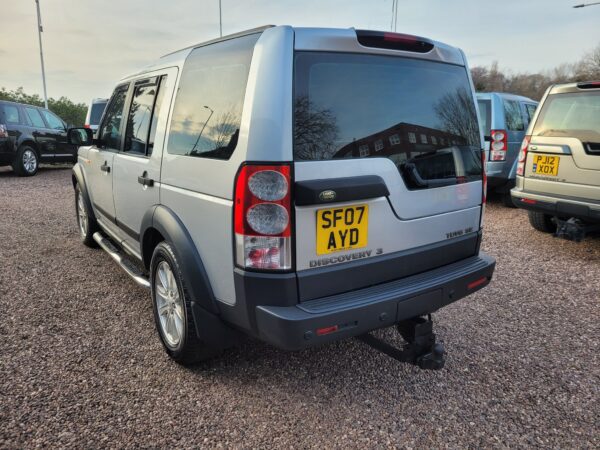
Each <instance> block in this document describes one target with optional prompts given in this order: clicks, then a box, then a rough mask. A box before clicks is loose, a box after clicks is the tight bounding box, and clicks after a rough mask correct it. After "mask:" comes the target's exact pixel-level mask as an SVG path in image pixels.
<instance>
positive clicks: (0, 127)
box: [0, 123, 8, 138]
mask: <svg viewBox="0 0 600 450" xmlns="http://www.w3.org/2000/svg"><path fill="white" fill-rule="evenodd" d="M7 137H8V131H6V125H4V124H3V123H0V138H7Z"/></svg>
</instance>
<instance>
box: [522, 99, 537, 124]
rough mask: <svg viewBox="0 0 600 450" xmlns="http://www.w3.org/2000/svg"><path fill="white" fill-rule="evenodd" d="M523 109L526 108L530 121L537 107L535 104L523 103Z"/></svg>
mask: <svg viewBox="0 0 600 450" xmlns="http://www.w3.org/2000/svg"><path fill="white" fill-rule="evenodd" d="M525 109H526V110H527V115H528V116H529V121H530V122H531V121H532V119H533V115H534V114H535V110H536V109H537V105H532V104H531V103H525Z"/></svg>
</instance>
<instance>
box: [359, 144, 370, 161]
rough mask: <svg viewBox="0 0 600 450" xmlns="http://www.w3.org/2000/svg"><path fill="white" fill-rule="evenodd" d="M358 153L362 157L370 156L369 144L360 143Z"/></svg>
mask: <svg viewBox="0 0 600 450" xmlns="http://www.w3.org/2000/svg"><path fill="white" fill-rule="evenodd" d="M358 153H359V154H360V157H361V158H364V157H365V156H369V146H368V145H366V144H364V145H360V146H359V147H358Z"/></svg>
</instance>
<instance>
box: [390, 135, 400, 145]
mask: <svg viewBox="0 0 600 450" xmlns="http://www.w3.org/2000/svg"><path fill="white" fill-rule="evenodd" d="M399 143H400V136H398V135H397V134H392V135H391V136H390V144H392V145H398V144H399Z"/></svg>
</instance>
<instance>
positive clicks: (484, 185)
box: [481, 151, 487, 205]
mask: <svg viewBox="0 0 600 450" xmlns="http://www.w3.org/2000/svg"><path fill="white" fill-rule="evenodd" d="M481 178H482V181H483V194H482V195H483V197H482V199H481V200H482V203H483V204H484V205H485V204H486V202H487V171H486V167H485V151H482V152H481Z"/></svg>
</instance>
